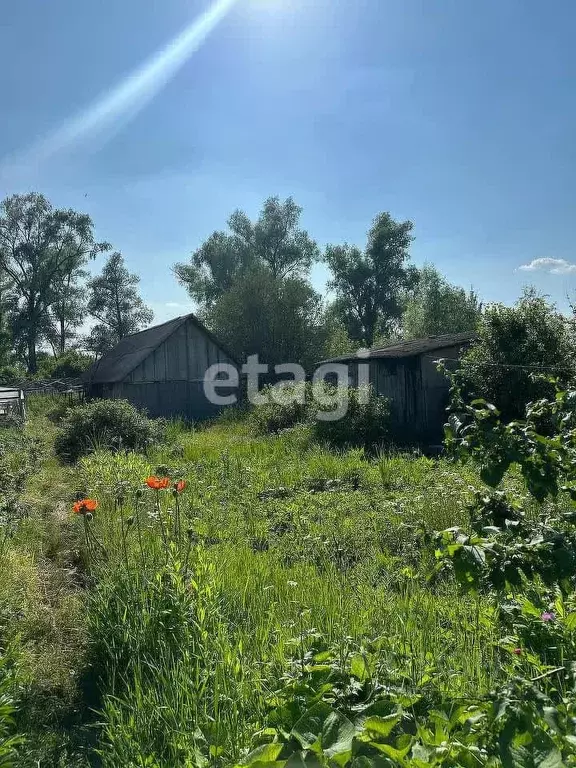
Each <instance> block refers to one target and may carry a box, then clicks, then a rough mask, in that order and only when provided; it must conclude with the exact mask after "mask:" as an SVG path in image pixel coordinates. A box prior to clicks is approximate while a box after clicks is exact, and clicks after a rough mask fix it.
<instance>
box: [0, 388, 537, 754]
mask: <svg viewBox="0 0 576 768" xmlns="http://www.w3.org/2000/svg"><path fill="white" fill-rule="evenodd" d="M55 408H56V417H57V416H58V414H59V413H60V411H59V410H58V409H59V408H60V406H59V404H58V403H56V402H55V403H52V404H49V403H47V402H46V401H43V402H42V403H35V404H34V407H33V408H31V409H30V410H31V412H32V417H31V419H30V422H29V425H28V427H27V433H26V434H27V436H28V438H29V439H31V440H32V441H36V442H37V443H39V444H41V446H42V450H41V458H39V459H38V460H37V463H36V467H35V468H34V471H31V472H28V473H27V480H26V484H25V488H24V489H23V494H22V495H21V497H20V501H21V503H22V502H23V503H24V505H25V507H26V510H27V514H26V515H24V516H23V517H22V520H20V522H19V524H18V526H17V529H16V530H15V531H14V534H13V535H12V536H11V537H10V540H9V543H8V546H7V548H6V552H5V553H4V555H3V559H2V563H1V565H2V568H3V570H4V571H5V572H6V573H8V574H9V578H8V579H6V580H4V581H3V582H2V583H1V584H0V616H1V615H6V616H7V617H8V618H9V621H8V622H4V626H8V625H9V626H10V631H9V632H8V635H9V637H8V636H7V637H6V641H10V642H12V643H17V645H18V653H19V656H20V659H21V663H20V668H21V676H20V687H19V691H18V693H19V711H18V712H17V713H16V726H17V728H16V730H17V731H18V730H19V731H20V733H25V735H26V736H27V738H28V746H26V747H25V748H22V749H21V750H20V755H21V757H20V763H19V764H21V765H23V766H28V765H29V766H37V765H40V766H53V765H54V766H59V765H61V766H81V765H85V766H87V765H89V764H92V765H103V766H104V767H105V768H112V766H114V768H118V766H134V767H135V768H136V766H138V767H140V766H148V767H149V768H176V767H177V766H192V765H202V764H206V761H207V762H208V763H211V764H215V765H229V764H233V763H234V762H235V761H237V760H238V759H239V758H240V757H241V755H242V754H243V751H244V750H245V749H246V748H247V747H248V746H249V745H250V739H251V736H252V734H254V733H255V732H257V731H258V730H259V729H260V728H262V727H264V725H265V722H266V716H267V713H268V711H269V709H270V707H271V702H272V701H274V697H275V695H276V694H275V692H276V691H277V690H278V689H279V687H281V685H282V678H283V676H284V675H286V673H287V671H288V670H289V669H290V668H291V664H292V663H293V660H294V659H296V660H298V659H303V658H304V656H305V655H306V653H307V652H308V650H309V649H310V648H312V647H318V645H319V644H323V645H325V646H330V647H332V648H339V649H341V654H342V655H345V654H346V653H348V651H349V649H350V648H351V647H357V648H362V647H363V646H364V645H365V644H367V643H371V644H372V645H374V646H375V647H377V648H378V657H379V660H380V663H381V664H382V665H383V666H384V667H385V668H386V670H387V672H388V673H389V675H390V677H391V678H393V679H395V680H397V681H400V684H401V685H402V686H404V687H405V688H406V690H410V689H412V688H415V687H419V686H429V687H430V686H431V687H432V688H433V690H434V691H436V692H437V693H438V694H439V695H440V694H442V695H443V694H451V695H453V696H456V697H458V696H464V695H481V694H482V693H486V692H488V691H489V690H490V689H491V688H492V687H493V686H494V685H495V684H496V683H497V682H498V681H499V680H500V679H501V678H502V676H503V674H504V668H505V664H504V662H503V658H502V651H501V648H500V647H499V645H498V640H499V638H500V633H499V627H498V622H497V619H496V616H495V613H494V611H493V608H492V606H491V604H490V603H488V602H484V601H483V600H482V599H481V598H474V597H468V598H463V597H462V596H461V594H460V593H459V592H458V590H457V588H456V586H455V584H454V583H453V582H452V580H451V579H450V578H446V577H440V578H439V579H436V580H435V581H431V580H430V579H429V576H430V573H431V571H432V569H433V566H434V553H433V551H432V549H431V547H430V543H429V535H430V533H431V532H432V531H434V530H436V529H442V528H446V527H448V526H452V525H462V526H466V525H467V522H468V521H467V514H466V510H465V506H466V504H467V503H468V502H469V501H470V500H471V498H472V496H473V494H474V491H475V490H477V489H480V488H481V487H482V483H481V482H480V480H479V477H478V475H477V473H476V471H475V470H474V468H473V467H462V466H457V465H455V464H452V463H450V462H449V461H447V460H444V459H441V460H431V459H428V458H425V457H422V456H419V455H411V454H404V455H400V454H395V455H393V454H390V455H387V454H383V455H380V456H377V457H368V456H367V455H365V454H364V452H363V451H362V450H360V449H357V450H351V451H345V452H332V451H329V450H327V449H325V448H322V447H320V446H318V445H317V444H316V443H315V442H314V440H313V439H312V435H311V432H310V429H309V428H307V427H305V426H300V427H296V428H295V429H293V430H289V431H286V432H283V433H281V434H279V435H276V436H268V437H266V436H265V437H257V436H254V435H252V434H251V433H250V425H249V422H247V421H246V420H242V419H240V420H238V421H230V420H227V421H226V422H222V423H215V424H213V425H210V426H209V427H207V428H202V429H197V430H194V429H190V428H187V427H185V426H184V425H183V424H178V423H172V424H170V425H168V428H167V441H166V443H165V444H163V445H161V446H157V447H153V448H150V449H149V450H148V453H147V455H142V454H134V453H116V454H112V453H109V452H103V451H100V452H96V453H94V454H92V455H90V456H88V457H85V458H83V459H81V460H80V462H79V463H78V465H77V466H76V467H74V468H63V467H62V466H61V465H60V464H59V463H58V460H57V458H56V457H55V455H54V452H53V448H52V445H53V442H52V441H53V438H54V433H55V429H56V427H55V425H54V423H53V422H54V413H55ZM51 414H52V416H53V418H52V420H51V418H50V416H51ZM149 475H157V476H170V477H171V478H172V480H179V479H184V480H186V482H187V486H186V489H185V490H184V491H183V492H182V493H180V494H179V493H177V492H173V491H172V489H171V488H169V489H167V490H161V491H158V492H156V491H153V490H150V489H149V488H147V487H146V486H145V485H144V481H145V479H146V478H147V477H148V476H149ZM507 482H508V483H509V484H510V486H511V488H513V490H514V492H515V494H517V495H525V494H524V490H523V488H522V485H521V483H520V481H519V479H518V478H514V477H512V479H511V480H509V481H507ZM81 497H91V498H95V499H97V500H98V502H99V507H98V509H97V510H96V512H95V514H94V518H93V520H89V519H88V518H87V517H85V516H76V517H74V515H73V514H72V512H71V507H72V503H73V501H74V500H75V499H76V498H81ZM536 511H537V510H536V509H535V510H534V512H536ZM95 711H97V712H99V715H98V716H95V715H94V712H95Z"/></svg>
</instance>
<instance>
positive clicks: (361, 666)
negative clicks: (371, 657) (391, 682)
mask: <svg viewBox="0 0 576 768" xmlns="http://www.w3.org/2000/svg"><path fill="white" fill-rule="evenodd" d="M350 672H351V673H352V674H353V675H354V677H357V678H358V680H366V679H368V678H369V677H370V670H369V669H368V665H367V664H366V660H365V658H364V656H359V655H357V656H354V657H353V659H352V661H351V662H350Z"/></svg>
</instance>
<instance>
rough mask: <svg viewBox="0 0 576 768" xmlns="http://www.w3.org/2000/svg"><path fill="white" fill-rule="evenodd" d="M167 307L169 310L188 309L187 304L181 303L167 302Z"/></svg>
mask: <svg viewBox="0 0 576 768" xmlns="http://www.w3.org/2000/svg"><path fill="white" fill-rule="evenodd" d="M165 306H166V307H168V309H187V306H186V304H181V303H180V302H179V301H167V302H166V304H165Z"/></svg>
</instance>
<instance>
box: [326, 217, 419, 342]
mask: <svg viewBox="0 0 576 768" xmlns="http://www.w3.org/2000/svg"><path fill="white" fill-rule="evenodd" d="M412 229H413V224H412V222H411V221H404V222H396V221H394V219H393V218H392V217H391V216H390V214H389V213H381V214H380V215H379V216H377V217H376V219H375V220H374V222H373V224H372V227H371V229H370V231H369V233H368V243H367V245H366V249H365V250H364V251H362V250H361V249H360V248H357V247H355V246H350V245H338V246H334V245H329V246H328V247H327V249H326V254H325V260H326V262H327V264H328V266H329V268H330V270H331V272H332V280H331V281H330V283H329V287H330V288H331V289H332V290H334V291H335V293H336V297H337V298H336V302H337V307H338V310H339V312H340V313H341V316H342V319H343V321H344V323H345V326H346V329H347V331H348V334H349V336H350V338H352V339H354V340H355V341H358V342H361V343H363V344H365V345H367V346H372V344H373V342H374V338H375V336H376V334H377V333H380V334H384V335H386V334H392V333H393V331H394V329H395V327H396V326H397V325H398V322H399V320H400V317H401V315H402V297H403V295H404V291H405V290H406V289H407V288H409V287H410V286H411V285H413V284H414V282H415V280H416V273H417V271H416V269H415V268H414V267H411V266H410V265H409V264H408V263H407V262H408V260H409V259H410V252H409V248H410V243H411V242H412V240H413V238H412V235H411V233H412Z"/></svg>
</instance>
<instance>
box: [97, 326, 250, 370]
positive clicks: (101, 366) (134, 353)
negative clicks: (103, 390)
mask: <svg viewBox="0 0 576 768" xmlns="http://www.w3.org/2000/svg"><path fill="white" fill-rule="evenodd" d="M188 320H191V321H192V322H193V323H194V325H196V326H197V327H198V328H199V329H200V330H201V331H202V332H203V333H204V334H206V336H208V337H209V338H210V339H211V340H212V341H213V342H214V343H215V344H216V346H218V347H219V348H220V349H221V350H222V351H223V352H225V353H226V355H228V357H229V358H230V359H231V360H232V361H233V362H235V363H236V360H234V358H233V356H232V355H231V354H230V353H229V352H228V351H227V350H226V349H224V347H223V346H222V344H220V342H219V341H218V339H216V337H215V336H214V335H213V334H212V333H210V331H209V330H208V329H207V328H206V327H205V326H204V325H203V324H202V323H201V322H200V320H198V318H197V317H196V315H194V314H192V313H190V314H188V315H183V316H182V317H176V318H174V320H168V322H166V323H162V324H161V325H153V326H152V327H151V328H146V329H145V330H144V331H138V333H132V334H130V336H125V337H124V338H123V339H122V340H121V341H120V342H119V343H118V344H117V345H116V346H115V347H114V349H111V350H110V352H107V353H106V354H105V355H104V356H103V357H101V358H100V360H98V361H97V362H95V363H94V365H93V366H92V367H91V368H90V369H89V370H88V371H87V372H86V374H85V376H84V378H85V380H87V381H89V382H90V383H91V384H114V383H117V382H119V381H124V379H125V378H126V377H127V376H128V375H129V374H130V373H132V371H133V370H134V369H135V368H136V367H137V366H139V365H140V363H141V362H143V361H144V360H145V359H146V358H147V357H148V356H149V355H151V354H152V352H154V350H155V349H158V347H159V346H160V345H161V344H162V343H163V342H164V341H166V339H168V338H169V337H170V336H172V334H173V333H175V332H176V331H177V330H178V328H180V327H181V326H182V325H184V324H185V323H186V322H188Z"/></svg>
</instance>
